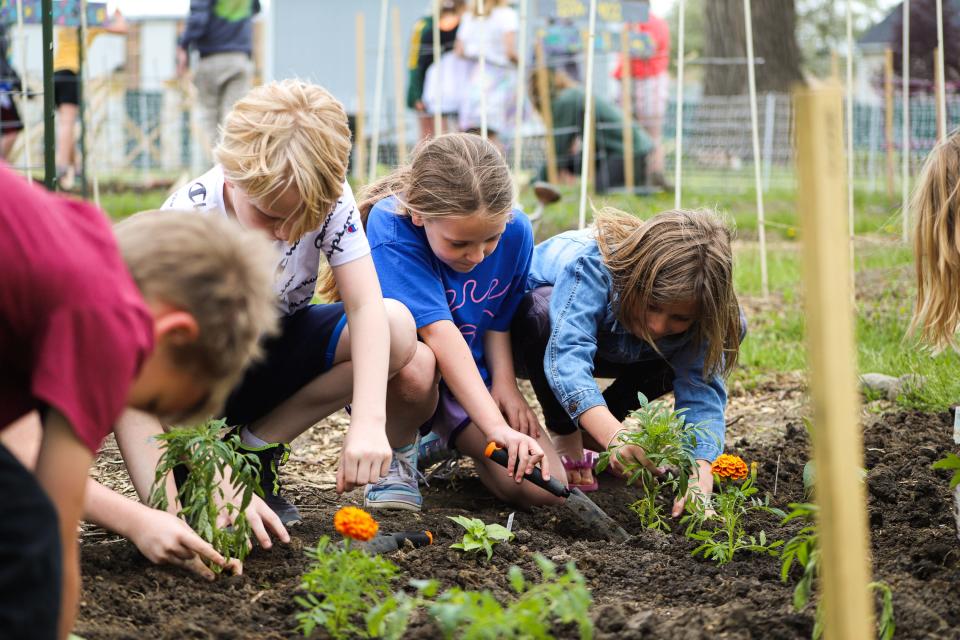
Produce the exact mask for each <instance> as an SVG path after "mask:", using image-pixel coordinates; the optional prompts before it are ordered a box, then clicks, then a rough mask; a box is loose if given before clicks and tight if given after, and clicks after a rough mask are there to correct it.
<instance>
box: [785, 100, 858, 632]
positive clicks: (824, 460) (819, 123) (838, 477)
mask: <svg viewBox="0 0 960 640" xmlns="http://www.w3.org/2000/svg"><path fill="white" fill-rule="evenodd" d="M841 96H842V93H841V89H840V87H839V86H838V85H837V84H836V83H830V84H828V85H827V86H824V87H820V88H815V89H814V88H802V89H799V90H797V91H796V92H795V94H794V101H795V104H796V132H797V193H798V205H799V210H800V221H801V229H802V233H803V275H804V280H803V284H804V287H805V290H806V292H807V293H806V297H805V304H804V307H805V313H806V320H807V346H808V357H809V362H810V376H809V381H810V395H811V404H812V406H813V435H812V439H813V446H814V459H815V460H816V464H817V478H816V496H817V502H818V504H819V505H820V518H819V521H818V523H817V526H818V530H819V535H820V548H821V554H822V560H823V561H822V562H821V572H822V573H821V584H822V586H823V604H824V614H825V623H826V624H825V632H826V635H825V637H826V638H828V639H833V640H841V639H846V638H871V637H873V636H874V633H875V630H874V624H873V599H872V596H871V595H870V593H869V590H868V588H867V583H868V582H869V578H870V565H869V560H868V556H867V548H868V539H867V516H866V501H865V496H864V483H863V479H862V477H861V471H860V470H861V469H862V468H863V442H862V438H861V433H860V424H859V399H858V395H857V372H856V362H857V358H856V350H855V348H854V337H853V308H852V306H851V303H850V285H851V283H850V279H849V270H848V264H849V262H848V261H849V257H848V251H849V243H848V242H847V238H846V233H845V229H844V226H845V224H844V223H845V220H844V218H845V216H844V215H843V211H844V209H845V206H844V197H845V195H846V194H845V189H846V185H845V184H844V182H845V177H844V176H845V172H844V166H843V164H844V162H843V161H844V157H843V156H844V154H843V115H842V99H841Z"/></svg>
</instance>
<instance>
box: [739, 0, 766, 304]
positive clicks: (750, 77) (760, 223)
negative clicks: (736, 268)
mask: <svg viewBox="0 0 960 640" xmlns="http://www.w3.org/2000/svg"><path fill="white" fill-rule="evenodd" d="M750 3H751V0H743V20H744V22H745V25H744V27H745V30H746V34H747V82H748V84H749V85H750V127H751V136H752V138H753V183H754V189H755V190H756V192H757V236H758V238H759V240H760V292H761V293H762V294H763V297H764V298H766V297H767V296H769V295H770V284H769V281H768V280H767V229H766V222H765V219H764V212H763V176H762V172H761V169H760V127H759V124H758V120H759V118H758V117H757V73H756V69H755V68H754V56H753V16H752V14H751V10H750V9H751V7H750Z"/></svg>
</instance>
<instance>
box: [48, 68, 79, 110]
mask: <svg viewBox="0 0 960 640" xmlns="http://www.w3.org/2000/svg"><path fill="white" fill-rule="evenodd" d="M78 82H79V78H77V74H75V73H74V72H73V71H65V70H61V71H54V72H53V104H54V106H57V107H59V106H60V105H62V104H77V105H78V104H80V89H79V87H78V86H77V83H78Z"/></svg>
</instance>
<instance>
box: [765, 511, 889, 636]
mask: <svg viewBox="0 0 960 640" xmlns="http://www.w3.org/2000/svg"><path fill="white" fill-rule="evenodd" d="M790 509H791V511H790V513H789V514H788V515H787V516H786V517H785V518H784V519H783V523H784V524H786V523H788V522H790V521H791V520H803V521H805V522H806V524H805V525H804V527H803V528H802V529H800V531H798V532H797V534H796V535H795V536H793V537H792V538H790V540H788V541H787V544H786V545H784V547H783V553H781V554H780V559H781V564H780V579H781V580H782V581H783V582H786V581H787V580H788V579H789V577H790V569H791V568H792V567H793V565H794V563H796V564H797V565H799V566H800V567H801V569H802V570H803V573H802V574H801V576H800V580H799V581H798V582H797V584H796V586H795V587H794V588H793V608H794V609H795V610H797V611H802V610H803V609H804V608H805V607H806V606H807V604H809V603H810V601H811V600H813V598H814V595H815V593H816V589H817V579H818V578H819V576H820V544H819V542H820V540H819V536H818V534H817V525H816V524H815V520H816V517H817V513H818V512H819V508H818V507H817V505H815V504H810V503H796V504H791V505H790ZM867 587H868V588H869V589H872V590H873V591H875V592H876V593H877V594H879V596H880V616H879V618H878V619H877V637H878V638H879V639H880V640H893V634H894V632H895V631H896V628H897V625H896V622H895V620H894V615H893V591H892V590H891V589H890V586H889V585H888V584H886V583H885V582H871V583H870V584H868V585H867ZM813 619H814V622H813V634H812V636H811V637H812V638H813V640H820V638H822V637H823V606H822V602H821V601H818V602H817V605H816V609H815V610H814V614H813Z"/></svg>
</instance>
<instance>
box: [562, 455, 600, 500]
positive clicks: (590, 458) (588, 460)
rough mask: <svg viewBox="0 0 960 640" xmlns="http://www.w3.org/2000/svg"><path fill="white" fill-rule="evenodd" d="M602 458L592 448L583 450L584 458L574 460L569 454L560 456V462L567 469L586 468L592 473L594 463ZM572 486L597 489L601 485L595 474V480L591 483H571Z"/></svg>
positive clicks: (577, 469)
mask: <svg viewBox="0 0 960 640" xmlns="http://www.w3.org/2000/svg"><path fill="white" fill-rule="evenodd" d="M599 459H600V456H599V455H598V454H597V452H596V451H591V450H590V449H584V450H583V459H582V460H574V459H572V458H570V457H568V456H560V462H562V463H563V468H564V469H566V470H567V471H582V470H584V469H590V471H591V473H592V472H593V465H595V464H597V460H599ZM569 486H570V488H571V489H573V488H576V489H580V491H584V492H587V491H596V490H597V488H598V487H599V484H597V476H596V475H595V474H594V475H593V482H591V483H590V484H574V483H572V482H571V483H570V485H569Z"/></svg>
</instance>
